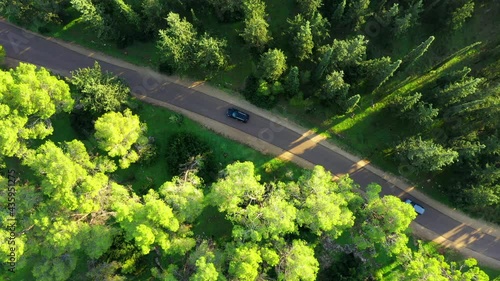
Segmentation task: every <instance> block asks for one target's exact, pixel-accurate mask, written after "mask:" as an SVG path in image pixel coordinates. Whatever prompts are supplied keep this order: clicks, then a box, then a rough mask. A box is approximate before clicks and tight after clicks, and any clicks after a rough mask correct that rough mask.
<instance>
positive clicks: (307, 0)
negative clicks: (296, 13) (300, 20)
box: [296, 0, 323, 18]
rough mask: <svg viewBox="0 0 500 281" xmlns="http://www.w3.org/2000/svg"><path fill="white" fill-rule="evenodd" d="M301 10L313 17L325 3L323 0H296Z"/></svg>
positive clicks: (307, 15)
mask: <svg viewBox="0 0 500 281" xmlns="http://www.w3.org/2000/svg"><path fill="white" fill-rule="evenodd" d="M296 2H297V5H298V6H299V10H300V12H301V13H302V14H303V15H305V16H306V17H307V18H309V17H311V16H312V15H313V14H314V13H316V12H317V11H318V9H319V8H320V7H321V6H322V5H323V0H296Z"/></svg>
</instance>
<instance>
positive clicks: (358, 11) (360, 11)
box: [346, 0, 370, 31]
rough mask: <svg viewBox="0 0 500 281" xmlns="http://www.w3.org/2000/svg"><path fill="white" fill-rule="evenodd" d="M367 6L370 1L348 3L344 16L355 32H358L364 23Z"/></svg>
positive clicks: (360, 0)
mask: <svg viewBox="0 0 500 281" xmlns="http://www.w3.org/2000/svg"><path fill="white" fill-rule="evenodd" d="M369 6H370V0H353V1H349V4H348V7H347V13H346V16H347V17H348V19H349V22H350V23H351V25H352V26H353V28H354V30H355V31H357V30H359V29H360V28H361V26H362V25H363V24H364V23H365V21H366V19H365V17H366V16H367V14H368V12H369V10H368V7H369Z"/></svg>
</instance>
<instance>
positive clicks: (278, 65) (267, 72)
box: [257, 49, 286, 82]
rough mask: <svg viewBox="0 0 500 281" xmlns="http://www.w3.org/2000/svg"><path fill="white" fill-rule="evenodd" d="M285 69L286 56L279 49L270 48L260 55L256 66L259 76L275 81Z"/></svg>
mask: <svg viewBox="0 0 500 281" xmlns="http://www.w3.org/2000/svg"><path fill="white" fill-rule="evenodd" d="M285 70H286V56H285V54H284V53H283V51H281V50H279V49H271V50H269V51H267V52H265V53H264V54H262V55H261V56H260V60H259V64H258V66H257V71H258V74H259V76H260V77H261V78H263V79H266V80H268V81H270V82H272V81H277V80H278V79H279V78H280V77H281V75H282V74H283V73H284V72H285Z"/></svg>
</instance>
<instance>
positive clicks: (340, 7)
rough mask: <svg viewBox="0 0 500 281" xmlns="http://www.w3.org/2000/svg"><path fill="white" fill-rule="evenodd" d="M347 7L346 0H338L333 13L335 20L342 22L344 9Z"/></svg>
mask: <svg viewBox="0 0 500 281" xmlns="http://www.w3.org/2000/svg"><path fill="white" fill-rule="evenodd" d="M345 7H346V0H338V1H337V3H336V6H335V11H334V12H333V15H332V20H333V22H340V20H341V19H342V17H343V16H344V11H345Z"/></svg>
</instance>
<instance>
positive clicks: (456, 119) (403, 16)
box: [0, 0, 500, 223]
mask: <svg viewBox="0 0 500 281" xmlns="http://www.w3.org/2000/svg"><path fill="white" fill-rule="evenodd" d="M40 5H41V4H40V3H33V4H30V5H25V4H22V3H21V2H12V3H10V4H7V3H5V4H3V6H2V7H0V9H2V11H3V14H4V15H5V16H6V17H7V18H8V19H9V20H11V21H13V22H15V23H18V24H21V25H24V26H27V27H29V28H31V29H34V30H36V31H39V32H42V33H45V34H50V35H52V36H56V37H60V38H62V39H65V40H69V41H75V42H77V43H79V44H82V45H85V46H87V47H91V48H94V49H98V50H101V51H104V52H106V53H110V54H112V55H114V56H118V57H120V58H122V59H126V60H129V61H131V62H133V63H137V64H142V65H148V66H150V67H153V68H158V69H159V70H160V71H163V72H165V73H168V74H173V73H175V74H179V75H187V76H190V77H192V78H201V79H208V80H209V81H210V82H211V83H212V84H214V85H217V86H219V87H223V88H228V89H230V90H232V91H238V92H241V93H242V94H243V95H244V96H245V98H247V99H248V100H250V101H251V102H253V103H255V104H256V105H259V106H262V107H266V108H271V109H272V110H274V111H275V112H278V113H280V114H283V115H286V116H289V117H291V118H293V119H295V120H296V121H297V122H299V123H301V124H302V125H304V126H307V127H309V128H313V129H314V130H315V131H316V132H318V133H320V134H323V135H325V136H327V137H328V138H329V139H331V140H333V141H334V142H336V143H337V144H339V145H341V146H343V147H344V148H346V149H348V150H350V151H352V152H354V153H356V154H359V155H361V156H363V157H366V158H368V159H369V160H371V161H372V162H373V163H374V164H376V165H378V166H380V167H381V168H383V169H385V170H387V171H390V172H392V173H394V174H396V175H402V176H404V177H406V178H408V179H410V180H411V181H413V182H414V183H415V184H416V185H417V186H418V187H421V188H423V191H424V192H426V193H428V194H430V195H432V196H434V197H436V198H437V199H438V200H440V201H442V202H443V203H446V204H448V205H451V206H453V207H458V208H460V209H462V210H464V211H465V212H467V213H469V214H471V215H473V216H476V217H480V218H483V219H486V220H489V221H492V222H494V223H499V221H498V218H500V209H499V208H500V207H499V206H500V194H499V188H498V186H499V177H498V175H499V172H498V171H499V170H500V169H499V167H498V163H499V161H500V160H499V157H500V156H499V153H498V143H500V141H498V139H499V136H498V127H499V124H498V120H500V118H499V110H498V108H499V107H500V106H499V100H500V97H499V96H498V92H499V91H498V89H499V88H498V87H499V84H498V68H499V61H500V49H499V48H498V42H500V36H499V35H498V33H496V32H494V31H495V30H496V26H498V24H499V22H498V17H495V15H496V14H498V13H499V10H500V7H499V5H498V3H496V2H495V1H472V0H460V1H454V2H453V3H447V2H445V1H441V2H437V3H434V4H431V3H424V1H405V2H402V3H395V2H393V1H375V0H372V1H367V0H356V1H352V3H351V2H349V3H347V1H337V0H335V1H333V0H323V1H319V0H315V1H311V0H307V1H306V0H300V1H292V0H289V1H277V0H268V1H262V0H259V1H256V0H245V1H223V0H206V1H204V4H203V5H200V4H199V3H198V2H197V1H182V2H179V1H111V2H109V3H108V2H107V4H103V3H100V2H97V1H90V0H73V1H67V0H60V1H54V2H53V4H52V5H42V6H40ZM409 124H411V125H409ZM419 151H420V152H422V151H426V153H423V154H419V156H418V157H414V155H415V154H418V152H419Z"/></svg>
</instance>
